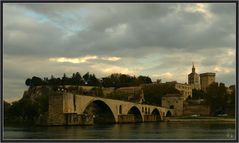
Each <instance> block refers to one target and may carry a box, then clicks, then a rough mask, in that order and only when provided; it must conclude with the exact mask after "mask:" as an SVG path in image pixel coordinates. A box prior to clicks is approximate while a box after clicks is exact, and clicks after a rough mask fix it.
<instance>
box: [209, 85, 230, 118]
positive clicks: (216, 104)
mask: <svg viewBox="0 0 239 143" xmlns="http://www.w3.org/2000/svg"><path fill="white" fill-rule="evenodd" d="M206 100H207V102H208V104H209V106H210V109H211V114H214V115H215V114H221V113H225V112H226V106H227V101H228V94H227V90H226V87H225V84H224V83H220V84H218V83H216V82H215V83H212V84H211V85H209V87H208V88H207V94H206Z"/></svg>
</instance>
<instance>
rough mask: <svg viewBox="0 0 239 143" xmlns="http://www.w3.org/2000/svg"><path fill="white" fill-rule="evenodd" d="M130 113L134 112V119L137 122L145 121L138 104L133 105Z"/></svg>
mask: <svg viewBox="0 0 239 143" xmlns="http://www.w3.org/2000/svg"><path fill="white" fill-rule="evenodd" d="M128 114H132V115H134V121H135V122H136V123H137V122H143V117H142V114H141V112H140V109H139V108H138V107H136V106H132V107H131V108H130V109H129V111H128Z"/></svg>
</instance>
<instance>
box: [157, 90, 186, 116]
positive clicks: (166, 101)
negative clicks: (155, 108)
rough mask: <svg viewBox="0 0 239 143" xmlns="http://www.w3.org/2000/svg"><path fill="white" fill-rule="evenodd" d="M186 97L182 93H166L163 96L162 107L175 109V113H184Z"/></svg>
mask: <svg viewBox="0 0 239 143" xmlns="http://www.w3.org/2000/svg"><path fill="white" fill-rule="evenodd" d="M183 101H184V97H183V96H182V95H181V94H166V95H165V96H163V97H162V103H161V105H162V107H165V108H170V109H174V115H175V116H180V115H183Z"/></svg>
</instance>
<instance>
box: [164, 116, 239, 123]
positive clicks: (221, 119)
mask: <svg viewBox="0 0 239 143" xmlns="http://www.w3.org/2000/svg"><path fill="white" fill-rule="evenodd" d="M165 121H167V122H192V121H200V122H234V123H235V122H236V119H235V117H214V116H198V117H192V116H180V117H167V118H166V119H165Z"/></svg>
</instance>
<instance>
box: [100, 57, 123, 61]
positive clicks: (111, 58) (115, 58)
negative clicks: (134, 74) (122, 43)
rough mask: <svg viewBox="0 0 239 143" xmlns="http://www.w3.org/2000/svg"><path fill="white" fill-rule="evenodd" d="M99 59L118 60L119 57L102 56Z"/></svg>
mask: <svg viewBox="0 0 239 143" xmlns="http://www.w3.org/2000/svg"><path fill="white" fill-rule="evenodd" d="M101 59H102V60H106V61H118V60H120V59H121V58H120V57H102V58H101Z"/></svg>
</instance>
